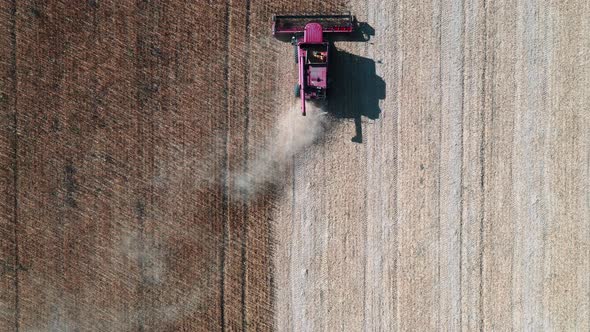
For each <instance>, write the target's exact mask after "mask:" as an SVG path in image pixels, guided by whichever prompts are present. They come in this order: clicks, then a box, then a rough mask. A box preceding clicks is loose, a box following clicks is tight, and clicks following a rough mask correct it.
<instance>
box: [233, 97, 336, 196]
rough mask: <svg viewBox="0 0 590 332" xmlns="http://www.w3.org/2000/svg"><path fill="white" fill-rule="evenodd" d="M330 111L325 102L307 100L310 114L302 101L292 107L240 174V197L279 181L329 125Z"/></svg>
mask: <svg viewBox="0 0 590 332" xmlns="http://www.w3.org/2000/svg"><path fill="white" fill-rule="evenodd" d="M327 117H328V116H327V113H326V112H325V111H324V110H323V109H322V107H321V106H318V105H315V104H312V103H307V116H302V115H301V111H300V109H299V104H296V105H292V106H291V107H288V109H287V111H286V112H284V113H283V114H282V115H281V118H280V121H279V122H278V123H277V125H276V127H275V128H274V129H273V132H272V133H271V135H270V139H269V141H268V144H267V147H266V148H265V149H263V150H262V151H261V152H259V153H258V154H256V155H254V156H253V157H254V159H252V160H249V161H248V167H247V168H248V170H247V171H246V172H244V173H242V174H238V175H237V176H236V178H235V179H234V180H235V187H236V188H237V191H238V193H237V194H238V197H240V198H241V199H244V200H248V199H250V198H252V197H253V196H255V195H256V194H257V193H259V192H260V191H262V190H263V189H264V188H266V187H267V186H268V185H270V184H278V183H279V182H280V178H281V175H282V174H284V171H285V168H286V166H287V165H288V164H289V162H291V161H292V160H293V157H294V156H296V155H297V154H298V153H299V152H301V151H302V150H303V149H305V148H306V147H309V146H311V145H312V144H313V143H314V142H316V141H317V139H318V138H319V137H320V135H321V133H322V132H323V131H324V130H325V129H326V127H327V124H328V121H327Z"/></svg>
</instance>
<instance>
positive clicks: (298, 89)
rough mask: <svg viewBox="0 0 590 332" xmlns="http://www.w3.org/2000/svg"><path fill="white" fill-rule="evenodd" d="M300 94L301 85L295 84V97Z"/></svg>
mask: <svg viewBox="0 0 590 332" xmlns="http://www.w3.org/2000/svg"><path fill="white" fill-rule="evenodd" d="M299 96H301V85H299V84H295V97H297V98H299Z"/></svg>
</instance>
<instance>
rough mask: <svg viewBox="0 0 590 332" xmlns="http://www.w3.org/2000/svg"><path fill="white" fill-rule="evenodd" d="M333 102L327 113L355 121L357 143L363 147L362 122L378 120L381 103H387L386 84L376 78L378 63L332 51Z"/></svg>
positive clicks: (331, 96) (354, 138) (329, 105)
mask: <svg viewBox="0 0 590 332" xmlns="http://www.w3.org/2000/svg"><path fill="white" fill-rule="evenodd" d="M330 65H331V67H330V80H331V82H330V90H329V92H328V94H329V96H328V99H329V102H328V103H327V105H326V110H327V112H328V113H329V114H331V115H332V116H334V117H336V118H340V119H352V120H354V125H355V136H354V137H353V138H352V141H353V142H356V143H362V141H363V131H362V118H363V117H366V118H368V119H370V120H376V119H378V118H379V116H380V114H381V109H380V107H379V100H383V99H385V87H386V84H385V81H384V80H383V79H382V78H381V77H379V76H378V75H377V74H376V71H375V61H374V60H372V59H369V58H365V57H361V56H358V55H354V54H350V53H348V52H345V51H341V50H337V49H336V48H335V47H333V48H332V58H331V64H330Z"/></svg>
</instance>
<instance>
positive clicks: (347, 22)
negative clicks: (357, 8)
mask: <svg viewBox="0 0 590 332" xmlns="http://www.w3.org/2000/svg"><path fill="white" fill-rule="evenodd" d="M310 22H314V23H319V24H321V25H322V30H323V32H324V33H334V32H344V33H346V32H352V30H353V29H354V18H353V16H352V15H351V14H350V13H349V14H336V15H334V14H328V15H275V16H274V17H273V25H272V33H273V34H274V35H281V34H295V33H302V32H304V31H305V25H306V24H307V23H310Z"/></svg>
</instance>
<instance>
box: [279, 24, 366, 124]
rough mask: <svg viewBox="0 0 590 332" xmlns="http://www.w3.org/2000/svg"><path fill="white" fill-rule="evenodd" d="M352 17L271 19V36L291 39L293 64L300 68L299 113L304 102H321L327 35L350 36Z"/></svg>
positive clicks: (325, 87) (325, 79) (324, 87)
mask: <svg viewBox="0 0 590 332" xmlns="http://www.w3.org/2000/svg"><path fill="white" fill-rule="evenodd" d="M354 27H355V22H354V17H353V16H352V15H350V14H346V15H274V16H273V24H272V33H273V35H274V36H275V37H277V38H278V39H289V38H290V39H291V43H292V44H293V46H294V48H295V62H296V63H298V64H299V82H298V83H297V85H296V86H295V95H296V96H297V97H301V113H302V114H303V115H305V101H306V100H324V99H326V92H327V90H328V63H329V59H330V43H329V42H328V41H326V40H325V39H326V38H325V37H326V36H327V35H328V34H350V33H352V32H353V31H354Z"/></svg>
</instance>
